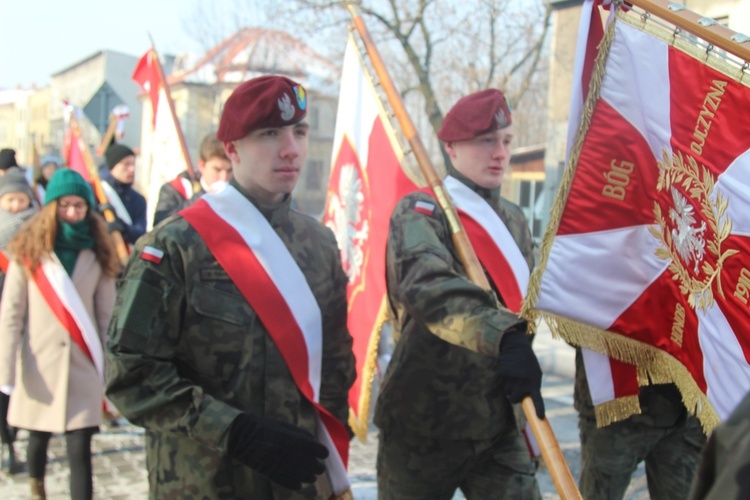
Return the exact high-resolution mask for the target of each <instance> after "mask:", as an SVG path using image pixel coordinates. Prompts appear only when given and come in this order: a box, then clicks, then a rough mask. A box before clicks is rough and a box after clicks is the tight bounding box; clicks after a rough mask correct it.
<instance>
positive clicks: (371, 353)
mask: <svg viewBox="0 0 750 500" xmlns="http://www.w3.org/2000/svg"><path fill="white" fill-rule="evenodd" d="M386 321H388V301H387V298H386V297H385V296H383V299H382V301H381V303H380V309H379V310H378V315H377V316H376V317H375V326H373V329H372V333H371V334H370V340H369V342H368V343H367V352H366V354H365V362H364V364H363V365H362V374H361V376H360V378H361V379H362V383H361V385H360V390H359V401H358V404H357V407H358V409H359V411H358V412H357V414H355V413H354V410H352V409H351V408H349V426H350V427H351V428H352V431H353V432H354V435H355V436H357V438H358V439H359V440H360V441H361V442H362V443H366V442H367V428H368V424H369V420H370V399H371V397H372V383H373V381H374V380H375V373H376V371H377V362H378V344H379V343H380V331H381V330H382V328H383V325H384V324H385V322H386ZM357 415H359V416H357Z"/></svg>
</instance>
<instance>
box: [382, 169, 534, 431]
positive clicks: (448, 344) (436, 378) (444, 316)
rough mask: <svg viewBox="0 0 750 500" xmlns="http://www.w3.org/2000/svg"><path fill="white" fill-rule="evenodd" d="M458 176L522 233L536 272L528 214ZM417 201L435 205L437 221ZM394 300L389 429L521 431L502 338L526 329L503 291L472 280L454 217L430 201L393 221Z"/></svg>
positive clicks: (404, 207) (405, 206)
mask: <svg viewBox="0 0 750 500" xmlns="http://www.w3.org/2000/svg"><path fill="white" fill-rule="evenodd" d="M452 175H453V176H454V177H456V178H458V179H459V180H461V181H462V182H464V183H465V184H466V185H467V186H469V187H470V188H472V189H473V190H474V191H476V192H477V193H479V194H480V195H481V196H482V197H483V198H484V199H486V200H487V201H488V202H489V203H490V204H491V206H492V207H493V208H494V210H495V211H496V212H497V214H498V215H499V216H500V218H501V219H502V221H503V222H504V223H505V224H506V226H507V227H508V229H509V230H510V233H511V234H512V235H513V238H514V239H515V241H516V243H517V244H518V246H519V248H520V249H521V252H522V253H523V255H524V257H525V258H526V261H527V262H528V264H529V268H531V267H532V266H533V260H534V257H533V243H532V240H531V234H530V232H529V228H528V223H527V221H526V218H525V217H524V216H523V213H522V212H521V209H520V208H519V207H518V206H516V205H514V204H512V203H510V202H508V201H507V200H504V199H502V198H500V197H499V189H498V190H494V191H492V192H491V191H489V190H486V189H482V188H479V187H478V186H476V185H475V184H474V183H472V182H471V181H469V180H468V179H467V178H466V177H464V176H462V175H460V174H458V175H457V173H456V172H452ZM418 201H423V202H428V203H432V204H434V205H435V206H436V208H435V210H434V211H433V212H432V214H430V215H426V214H424V213H421V212H420V211H417V210H415V204H416V203H417V202H418ZM386 259H387V281H388V297H389V300H390V302H391V307H392V308H393V310H394V314H395V316H396V321H395V324H394V332H396V333H395V334H394V335H397V336H398V337H399V338H398V339H397V341H396V345H395V348H394V352H393V357H392V359H391V361H390V363H389V365H388V369H387V370H386V374H385V377H384V379H383V383H382V386H381V388H380V395H379V397H378V401H377V404H376V409H375V423H376V424H377V425H378V426H379V427H380V428H386V429H387V428H397V429H401V430H404V431H406V432H413V433H418V434H422V435H425V436H432V437H438V436H439V437H442V438H447V439H484V438H490V437H495V436H497V435H498V434H499V433H501V432H503V431H505V430H507V429H508V427H509V426H511V425H514V422H515V420H514V417H513V413H512V409H511V405H510V402H509V401H508V399H507V398H506V397H505V396H504V394H503V392H502V390H501V389H500V384H499V380H498V375H497V371H498V360H497V356H498V353H499V346H500V341H501V340H502V337H503V333H504V332H505V331H506V330H508V329H509V328H511V327H515V326H518V325H519V324H521V323H522V321H523V320H521V319H520V318H519V317H518V316H517V315H516V314H514V313H513V312H511V311H510V310H508V309H506V308H505V307H503V306H502V305H501V304H500V303H499V301H498V299H497V294H496V293H495V292H488V291H485V290H483V289H482V288H480V287H478V286H477V285H474V284H473V283H472V282H471V281H469V279H468V278H467V277H466V272H465V270H464V268H463V266H462V264H461V261H460V259H459V256H458V253H457V250H456V248H455V246H454V245H453V242H452V239H451V231H450V229H449V227H448V222H447V220H446V217H445V214H444V213H443V212H442V211H441V210H440V208H439V207H438V206H437V202H436V201H435V200H434V199H433V198H432V197H431V196H430V195H428V194H425V193H421V192H419V193H412V194H410V195H407V196H406V197H404V198H403V199H402V200H401V201H400V202H399V203H398V205H397V206H396V208H395V210H394V211H393V215H392V216H391V221H390V233H389V236H388V246H387V256H386Z"/></svg>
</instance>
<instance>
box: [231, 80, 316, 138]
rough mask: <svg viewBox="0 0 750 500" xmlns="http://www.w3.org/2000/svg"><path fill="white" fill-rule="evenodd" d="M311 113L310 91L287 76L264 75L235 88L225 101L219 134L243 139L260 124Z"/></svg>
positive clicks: (292, 119) (280, 122) (287, 122)
mask: <svg viewBox="0 0 750 500" xmlns="http://www.w3.org/2000/svg"><path fill="white" fill-rule="evenodd" d="M306 113H307V92H305V89H304V88H303V87H302V85H300V84H299V83H297V82H295V81H293V80H290V79H289V78H287V77H285V76H278V75H270V76H260V77H258V78H253V79H252V80H248V81H246V82H245V83H243V84H242V85H240V86H239V87H237V88H236V89H234V92H232V95H230V96H229V99H227V102H226V104H224V111H223V112H222V114H221V121H219V130H218V131H217V132H216V137H218V138H219V140H220V141H222V142H229V141H236V140H237V139H242V138H243V137H245V136H246V135H247V134H249V133H250V132H252V131H253V130H256V129H259V128H271V127H284V126H286V125H291V124H293V123H297V122H298V121H300V120H301V119H302V118H304V117H305V114H306Z"/></svg>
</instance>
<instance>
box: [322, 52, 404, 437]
mask: <svg viewBox="0 0 750 500" xmlns="http://www.w3.org/2000/svg"><path fill="white" fill-rule="evenodd" d="M402 154H403V153H402V150H401V147H400V146H399V144H398V143H397V141H396V140H395V136H394V134H393V130H392V129H391V126H390V123H389V122H388V119H387V116H386V114H385V112H384V110H383V107H382V104H381V102H380V100H379V98H378V96H377V94H376V93H375V89H374V87H373V85H372V81H371V78H370V76H369V75H368V74H367V73H366V71H365V69H364V68H363V65H362V61H361V59H360V55H359V52H358V50H357V47H356V44H355V42H354V40H353V39H352V38H351V37H350V38H349V42H348V45H347V48H346V53H345V55H344V66H343V71H342V75H341V93H340V97H339V105H338V114H337V116H336V131H335V134H334V142H333V158H332V166H331V177H330V183H329V186H328V199H327V202H326V209H325V214H324V223H325V224H326V225H327V226H328V227H330V228H331V229H332V230H333V232H334V234H335V235H336V239H337V240H338V244H339V249H340V250H341V262H342V265H343V267H344V270H345V271H346V273H347V275H348V277H349V285H348V302H349V310H348V312H349V331H350V333H351V335H352V337H353V339H354V345H353V349H354V355H355V356H356V359H357V379H356V381H355V382H354V385H353V387H352V389H351V391H350V393H349V405H350V408H351V413H350V419H349V420H350V422H349V423H350V425H351V427H352V429H353V430H354V432H355V433H356V434H357V435H358V436H359V437H360V439H364V438H365V436H366V434H367V418H368V413H369V403H370V381H371V380H372V378H373V376H374V374H375V370H376V369H377V368H376V360H377V350H378V340H379V339H380V329H381V327H382V326H383V323H384V322H385V321H386V312H387V308H386V304H387V298H386V287H385V247H386V240H387V238H388V222H389V220H390V216H391V212H392V211H393V208H394V207H395V206H396V203H397V202H398V200H399V199H400V198H401V197H403V196H404V195H406V194H407V193H410V192H412V191H415V190H416V189H417V186H416V185H415V184H414V182H412V181H411V180H410V179H409V177H407V176H406V174H405V173H404V171H403V170H402V168H401V157H402Z"/></svg>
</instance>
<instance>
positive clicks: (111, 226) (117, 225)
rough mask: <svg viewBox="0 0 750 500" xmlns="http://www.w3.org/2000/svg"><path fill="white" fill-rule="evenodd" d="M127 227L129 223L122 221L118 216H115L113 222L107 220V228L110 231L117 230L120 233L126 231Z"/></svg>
mask: <svg viewBox="0 0 750 500" xmlns="http://www.w3.org/2000/svg"><path fill="white" fill-rule="evenodd" d="M127 227H128V226H127V224H125V223H124V222H123V221H122V219H120V218H119V217H117V216H115V220H113V221H112V222H107V230H108V231H109V232H110V233H113V232H115V231H117V232H119V233H124V232H125V229H127Z"/></svg>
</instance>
